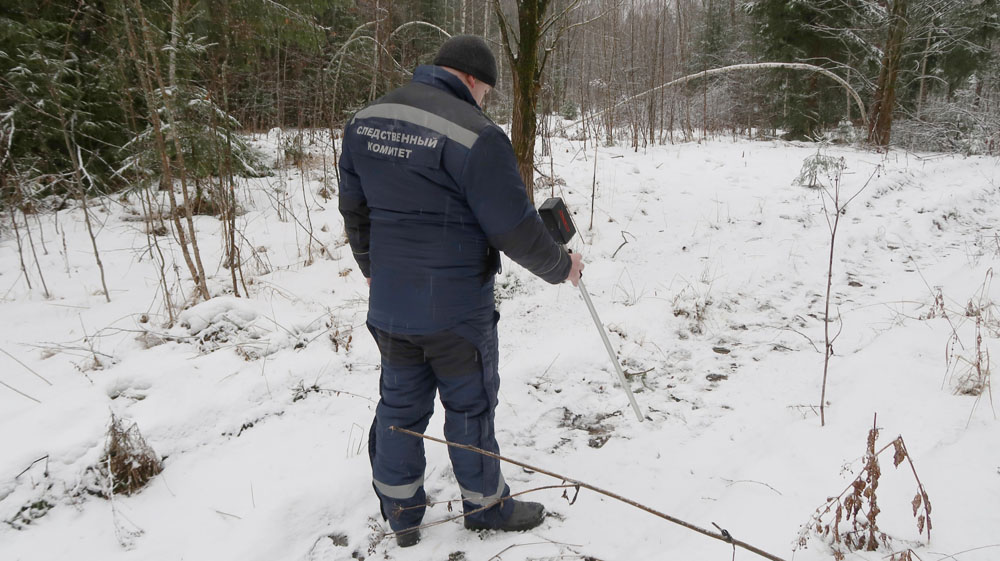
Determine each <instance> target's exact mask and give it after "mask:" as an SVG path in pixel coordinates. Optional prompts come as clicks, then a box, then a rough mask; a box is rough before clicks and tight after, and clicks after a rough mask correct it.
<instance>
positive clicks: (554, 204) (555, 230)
mask: <svg viewBox="0 0 1000 561" xmlns="http://www.w3.org/2000/svg"><path fill="white" fill-rule="evenodd" d="M538 214H539V215H540V216H541V217H542V222H544V223H545V227H546V228H547V229H548V231H549V234H550V235H551V236H552V239H554V240H555V241H556V243H558V244H559V245H561V246H564V247H565V246H566V244H567V243H569V241H570V240H571V239H573V236H574V235H575V234H576V226H575V225H574V224H573V217H572V216H570V214H569V211H568V210H566V205H565V204H564V203H563V200H562V199H561V198H560V197H552V198H550V199H548V200H546V201H545V202H544V203H542V206H541V207H539V209H538ZM567 251H569V252H570V253H572V250H569V249H567ZM579 287H580V295H581V296H583V301H584V302H586V303H587V309H589V310H590V317H592V318H594V325H596V326H597V331H598V333H600V334H601V340H602V341H604V348H605V349H607V351H608V357H609V358H610V359H611V363H612V364H614V365H615V372H617V373H618V381H619V382H621V384H622V387H623V388H625V394H626V395H627V396H628V401H629V403H631V404H632V410H633V411H635V417H636V418H637V419H639V422H640V423H641V422H642V411H640V410H639V404H638V403H636V401H635V396H634V395H632V388H631V387H629V385H628V380H626V379H625V373H624V372H623V371H622V365H621V364H620V363H619V362H618V357H616V356H615V351H614V349H612V348H611V341H609V340H608V334H607V332H605V331H604V324H603V323H601V318H599V317H598V316H597V310H596V309H594V303H593V302H592V301H591V300H590V293H588V292H587V287H586V286H584V284H583V276H582V275H581V278H580V282H579Z"/></svg>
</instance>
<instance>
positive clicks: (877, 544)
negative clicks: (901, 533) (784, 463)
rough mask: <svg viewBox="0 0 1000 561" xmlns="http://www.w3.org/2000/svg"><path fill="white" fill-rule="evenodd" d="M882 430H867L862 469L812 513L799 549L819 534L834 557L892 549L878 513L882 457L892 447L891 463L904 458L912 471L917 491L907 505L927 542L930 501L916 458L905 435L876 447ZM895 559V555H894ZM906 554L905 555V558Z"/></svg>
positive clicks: (891, 540) (880, 510) (900, 461)
mask: <svg viewBox="0 0 1000 561" xmlns="http://www.w3.org/2000/svg"><path fill="white" fill-rule="evenodd" d="M878 435H879V429H878V428H877V427H872V429H871V430H869V431H868V441H867V446H866V451H865V456H864V459H863V460H862V462H863V464H862V468H861V472H860V473H858V475H857V477H855V478H854V480H853V481H851V483H850V484H849V485H848V486H847V488H846V489H844V490H843V491H841V493H840V494H839V495H837V496H836V497H831V498H829V499H827V500H826V502H825V503H823V504H822V505H820V507H819V508H817V509H816V512H814V513H813V515H812V517H811V518H810V520H809V522H807V523H806V524H805V525H804V526H803V527H802V531H801V532H800V533H799V544H798V547H799V548H805V547H806V545H807V544H808V540H809V538H810V537H812V536H818V537H819V538H820V539H822V540H823V541H824V542H826V543H827V544H828V545H830V546H831V547H832V548H833V556H834V559H837V560H838V561H840V560H842V559H845V558H846V554H845V553H844V550H845V549H846V550H847V551H879V550H887V549H892V542H893V538H892V537H891V536H889V535H888V534H887V533H885V532H883V531H882V530H881V529H879V526H878V516H879V514H880V513H881V512H882V505H881V504H880V503H879V497H878V487H879V479H880V478H881V476H882V469H881V464H880V462H879V456H881V455H882V453H883V452H885V451H887V450H889V449H892V451H893V455H892V463H893V466H895V467H896V468H898V467H899V466H900V464H902V463H903V461H904V460H905V461H906V462H907V463H909V465H910V471H912V473H913V478H914V480H915V481H916V484H917V492H916V494H915V495H914V497H913V500H912V501H910V503H909V504H908V505H906V508H907V510H910V509H912V512H913V517H914V519H916V526H917V533H918V534H919V535H923V534H924V533H925V532H926V536H927V541H928V542H929V541H930V539H931V502H930V498H929V497H928V496H927V491H926V490H924V486H923V484H922V483H921V482H920V478H919V477H917V470H916V468H915V467H914V466H913V460H912V459H911V458H910V454H909V452H908V451H907V450H906V444H905V443H904V442H903V437H902V436H897V437H896V438H895V439H894V440H893V441H892V442H890V443H889V444H886V445H885V446H883V447H882V448H880V449H878V450H876V449H875V442H876V440H878ZM893 558H894V559H896V557H895V554H894V556H893ZM905 558H906V557H903V559H905Z"/></svg>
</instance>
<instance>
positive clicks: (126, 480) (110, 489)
mask: <svg viewBox="0 0 1000 561" xmlns="http://www.w3.org/2000/svg"><path fill="white" fill-rule="evenodd" d="M161 471H163V463H162V462H161V461H160V458H159V457H158V456H157V455H156V452H154V451H153V449H152V448H151V447H150V446H149V444H147V443H146V439H145V438H143V437H142V434H141V433H140V432H139V427H138V425H136V424H135V423H133V424H132V426H130V427H128V428H125V423H124V422H123V421H122V420H121V419H119V418H118V417H116V416H115V415H112V416H111V426H110V427H109V428H108V440H107V443H106V444H105V447H104V455H103V456H102V457H101V461H100V463H99V464H98V466H97V472H98V474H99V475H100V476H101V479H102V481H107V492H106V493H107V497H106V498H110V497H111V496H112V495H131V494H133V493H135V492H137V491H139V490H140V489H142V488H143V487H144V486H145V485H146V484H147V483H149V481H150V480H151V479H152V478H153V477H155V476H156V475H157V474H158V473H160V472H161Z"/></svg>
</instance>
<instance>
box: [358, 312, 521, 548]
mask: <svg viewBox="0 0 1000 561" xmlns="http://www.w3.org/2000/svg"><path fill="white" fill-rule="evenodd" d="M499 317H500V316H499V314H498V313H497V312H493V316H492V317H489V316H487V317H485V318H483V319H482V320H479V321H471V322H465V323H462V324H459V325H458V326H456V327H454V328H452V329H449V330H447V331H441V332H437V333H430V334H419V335H412V334H410V335H407V334H398V333H390V332H386V331H383V330H380V329H378V328H375V327H373V326H372V325H370V324H369V326H368V327H369V330H370V331H371V332H372V335H373V336H374V337H375V341H376V342H377V343H378V346H379V351H380V352H381V355H382V376H381V380H380V383H379V392H380V395H381V399H380V400H379V403H378V408H377V409H376V411H375V421H374V423H373V424H372V428H371V433H370V438H369V448H368V451H369V455H370V456H371V462H372V476H373V484H374V487H375V493H376V494H377V495H378V498H379V500H380V502H381V507H382V516H383V517H384V518H386V519H387V520H388V521H389V526H390V527H391V528H392V530H393V531H396V532H398V531H401V530H406V529H409V528H413V527H415V526H419V525H420V523H421V520H422V519H423V516H424V511H425V510H426V502H427V497H426V494H425V493H424V485H423V483H424V468H425V466H426V463H427V462H426V459H425V457H424V441H423V439H421V438H418V437H415V436H411V435H407V434H403V433H400V432H394V431H391V430H389V427H393V426H395V427H400V428H405V429H409V430H411V431H415V432H420V433H423V432H424V431H425V430H426V428H427V423H428V421H429V420H430V418H431V414H432V413H433V412H434V394H435V390H437V391H438V392H440V394H441V403H442V405H444V408H445V422H444V435H445V438H446V439H447V440H448V441H449V442H454V443H457V444H467V445H471V446H475V447H477V448H482V449H483V450H486V451H489V452H493V453H496V454H498V453H499V450H500V449H499V446H498V445H497V441H496V436H495V433H494V427H493V417H494V412H495V410H496V406H497V392H498V390H499V388H500V377H499V373H498V369H497V359H498V351H497V329H496V322H497V320H498V319H499ZM448 452H449V455H450V456H451V464H452V468H453V469H454V471H455V478H456V479H457V480H458V484H459V489H460V491H461V494H462V500H463V503H462V504H463V509H464V512H465V513H466V515H467V517H468V518H470V519H471V520H472V521H475V522H478V523H480V524H482V525H486V526H498V525H500V523H501V522H502V521H503V520H505V519H506V518H507V517H509V516H510V511H511V510H512V508H513V504H512V502H511V501H509V500H508V501H503V502H499V500H500V499H501V498H503V497H507V496H508V495H509V494H510V488H509V487H508V486H507V484H506V482H505V481H504V478H503V474H502V472H501V470H500V462H499V460H495V459H492V458H488V457H486V456H483V455H481V454H477V453H475V452H471V451H468V450H461V449H458V448H452V447H449V448H448ZM484 507H485V508H484Z"/></svg>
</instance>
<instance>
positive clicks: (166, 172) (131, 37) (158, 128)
mask: <svg viewBox="0 0 1000 561" xmlns="http://www.w3.org/2000/svg"><path fill="white" fill-rule="evenodd" d="M133 5H134V7H135V8H136V10H137V12H138V15H139V21H140V23H141V24H142V26H143V27H142V32H143V36H144V39H145V43H144V44H145V50H144V51H143V54H144V55H145V56H144V57H140V54H139V48H138V38H137V37H136V34H135V31H134V30H133V29H132V24H131V19H130V16H129V14H128V13H127V12H126V11H125V7H124V5H123V6H122V16H123V18H122V20H123V22H124V24H125V31H126V35H127V37H128V43H129V50H130V52H131V54H132V59H133V61H134V62H135V65H136V72H137V74H138V75H139V80H140V82H141V84H142V88H143V94H144V96H145V97H146V105H147V107H148V110H149V118H150V122H151V123H152V125H153V138H154V141H155V143H156V147H157V152H158V153H159V155H160V166H161V167H162V173H163V184H164V185H165V186H166V187H167V193H168V200H169V202H170V214H171V218H172V219H173V222H174V230H175V232H176V234H177V240H178V242H179V243H180V246H181V253H182V255H183V256H184V261H185V263H186V264H187V267H188V271H189V272H190V273H191V277H192V279H193V280H194V282H195V286H197V287H198V291H199V293H200V294H201V296H202V297H203V298H205V299H206V300H207V299H208V298H209V293H208V288H207V286H206V285H205V280H204V278H203V276H202V275H201V274H200V271H199V268H198V267H196V266H195V261H194V260H193V259H192V255H191V249H192V248H193V249H194V253H195V255H197V253H198V250H197V246H194V245H193V244H192V248H189V247H188V235H187V232H186V231H185V229H184V226H183V225H182V223H181V220H180V210H179V209H178V205H177V197H176V195H175V193H174V180H173V170H172V168H171V163H170V157H169V152H168V150H167V146H166V141H165V139H164V134H163V125H162V123H161V121H160V115H159V111H157V108H158V107H159V106H160V104H159V103H157V102H156V98H155V95H154V90H153V85H152V82H151V80H150V76H149V71H148V70H147V69H146V68H144V67H143V65H144V64H145V65H146V66H150V65H151V64H150V60H148V59H151V60H152V66H154V70H155V68H158V67H159V62H158V61H157V59H156V57H157V51H156V50H155V49H153V46H152V39H151V38H150V37H149V30H148V29H147V26H148V22H146V19H145V16H144V15H143V12H142V6H141V5H140V4H139V1H138V0H133ZM156 74H157V76H158V75H159V72H158V71H157V72H156ZM163 89H164V88H163V84H162V81H161V82H160V92H161V93H163ZM162 101H163V102H164V106H166V100H165V99H162ZM169 115H170V113H169V112H168V116H169ZM171 129H172V130H173V127H171ZM174 140H175V143H176V142H177V139H176V138H175V139H174ZM178 155H179V156H180V158H183V155H180V154H178ZM178 163H179V165H180V168H181V169H180V171H181V173H182V185H183V186H184V189H183V193H184V198H185V203H187V202H188V201H187V188H186V182H185V181H184V180H183V172H184V169H183V166H184V162H183V160H182V159H179V161H178ZM186 206H187V210H188V211H190V209H191V207H190V205H188V204H186ZM191 236H192V238H193V237H194V229H193V228H192V230H191ZM192 242H193V240H192ZM200 260H201V257H200V256H199V257H198V261H199V262H200Z"/></svg>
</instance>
